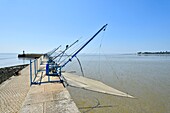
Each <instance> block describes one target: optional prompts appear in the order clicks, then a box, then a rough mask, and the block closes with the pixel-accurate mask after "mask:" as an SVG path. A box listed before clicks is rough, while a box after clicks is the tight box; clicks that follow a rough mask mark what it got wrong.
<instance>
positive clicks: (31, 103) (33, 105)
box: [20, 83, 79, 113]
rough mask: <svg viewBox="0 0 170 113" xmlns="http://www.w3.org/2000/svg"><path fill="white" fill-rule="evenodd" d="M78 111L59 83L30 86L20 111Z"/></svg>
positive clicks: (55, 112)
mask: <svg viewBox="0 0 170 113" xmlns="http://www.w3.org/2000/svg"><path fill="white" fill-rule="evenodd" d="M37 112H38V113H79V110H78V108H77V106H76V105H75V103H74V101H73V100H72V99H71V97H70V94H69V92H68V91H67V89H66V88H64V87H63V85H62V84H61V83H47V84H42V85H34V86H31V88H30V91H29V93H28V95H27V97H26V99H25V102H24V103H23V107H22V109H21V110H20V113H37Z"/></svg>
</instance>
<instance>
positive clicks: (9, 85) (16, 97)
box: [0, 66, 30, 113]
mask: <svg viewBox="0 0 170 113" xmlns="http://www.w3.org/2000/svg"><path fill="white" fill-rule="evenodd" d="M29 89H30V86H29V66H27V67H26V68H24V69H23V70H21V74H20V75H19V76H13V77H11V78H10V79H9V80H6V81H5V82H3V83H2V84H0V113H17V112H18V111H19V110H20V108H21V106H22V103H23V101H24V100H25V97H26V95H27V93H28V91H29Z"/></svg>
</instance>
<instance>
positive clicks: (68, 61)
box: [62, 24, 107, 67]
mask: <svg viewBox="0 0 170 113" xmlns="http://www.w3.org/2000/svg"><path fill="white" fill-rule="evenodd" d="M106 26H107V24H106V25H104V26H103V27H102V28H101V29H100V30H99V31H98V32H97V33H96V34H95V35H93V37H92V38H90V39H89V40H88V41H87V42H86V43H85V44H84V45H83V46H82V47H81V48H80V49H79V50H78V51H77V52H76V53H74V54H73V55H72V56H71V58H70V59H69V60H68V61H67V62H65V63H64V64H63V65H62V67H64V66H65V65H66V64H67V63H68V62H70V61H71V60H72V59H73V58H74V57H75V56H76V55H77V54H78V53H79V52H80V51H81V50H82V49H83V48H84V47H85V46H86V45H87V44H88V43H89V42H90V41H92V40H93V39H94V37H96V36H97V35H98V34H99V33H100V32H101V31H102V30H103V29H104V31H105V28H106Z"/></svg>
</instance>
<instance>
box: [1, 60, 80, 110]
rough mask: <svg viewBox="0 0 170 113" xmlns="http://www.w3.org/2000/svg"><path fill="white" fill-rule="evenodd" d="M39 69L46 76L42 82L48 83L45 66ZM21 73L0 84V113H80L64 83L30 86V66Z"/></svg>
mask: <svg viewBox="0 0 170 113" xmlns="http://www.w3.org/2000/svg"><path fill="white" fill-rule="evenodd" d="M41 60H42V59H41ZM42 61H43V60H42ZM38 64H40V59H39V61H38ZM37 67H38V68H39V69H42V70H40V74H42V72H43V74H44V75H43V79H42V81H46V80H47V79H48V77H47V76H46V75H45V73H44V71H45V70H44V65H42V66H41V65H39V66H37ZM33 68H34V66H33ZM20 73H21V74H20V75H19V76H13V77H11V78H10V79H9V80H7V81H5V82H3V83H2V84H0V113H79V110H78V108H77V106H76V104H75V103H74V101H73V100H72V99H71V96H70V94H69V92H68V90H67V89H66V88H64V86H63V84H62V83H59V82H54V83H43V84H40V85H32V86H30V66H27V67H26V68H24V69H23V70H21V72H20ZM33 74H34V73H33ZM40 74H38V75H37V76H40ZM53 79H55V80H58V79H59V78H57V77H52V78H51V80H53Z"/></svg>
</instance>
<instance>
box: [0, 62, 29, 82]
mask: <svg viewBox="0 0 170 113" xmlns="http://www.w3.org/2000/svg"><path fill="white" fill-rule="evenodd" d="M26 66H28V64H24V65H16V66H10V67H4V68H0V84H1V83H2V82H4V81H5V80H7V79H9V78H10V77H12V76H18V75H20V71H21V70H22V69H23V68H25V67H26Z"/></svg>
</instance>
